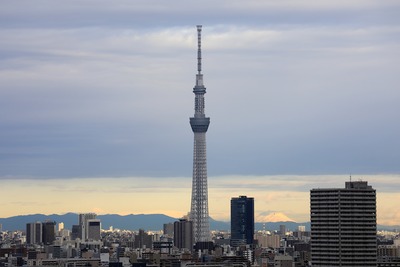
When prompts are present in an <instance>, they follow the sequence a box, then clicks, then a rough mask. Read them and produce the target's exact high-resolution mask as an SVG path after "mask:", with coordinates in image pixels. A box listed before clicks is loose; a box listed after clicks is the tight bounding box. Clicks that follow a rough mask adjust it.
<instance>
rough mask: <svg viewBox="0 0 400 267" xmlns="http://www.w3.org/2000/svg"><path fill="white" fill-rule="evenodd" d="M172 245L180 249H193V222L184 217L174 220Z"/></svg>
mask: <svg viewBox="0 0 400 267" xmlns="http://www.w3.org/2000/svg"><path fill="white" fill-rule="evenodd" d="M174 245H175V247H177V248H180V249H187V250H189V251H192V249H193V222H192V221H188V220H185V219H181V220H179V221H176V222H174Z"/></svg>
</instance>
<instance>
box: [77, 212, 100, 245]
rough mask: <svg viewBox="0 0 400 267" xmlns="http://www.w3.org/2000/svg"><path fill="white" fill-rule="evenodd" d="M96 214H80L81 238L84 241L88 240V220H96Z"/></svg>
mask: <svg viewBox="0 0 400 267" xmlns="http://www.w3.org/2000/svg"><path fill="white" fill-rule="evenodd" d="M96 217H97V214H96V213H81V214H79V237H80V239H81V240H82V241H85V240H86V239H88V229H87V227H88V220H94V219H96Z"/></svg>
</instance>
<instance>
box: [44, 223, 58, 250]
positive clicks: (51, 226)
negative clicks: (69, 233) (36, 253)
mask: <svg viewBox="0 0 400 267" xmlns="http://www.w3.org/2000/svg"><path fill="white" fill-rule="evenodd" d="M42 225H43V243H44V244H45V245H51V244H53V242H54V241H55V240H56V222H55V221H45V222H43V223H42Z"/></svg>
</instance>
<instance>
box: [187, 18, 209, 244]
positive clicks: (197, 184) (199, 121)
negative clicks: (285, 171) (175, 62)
mask: <svg viewBox="0 0 400 267" xmlns="http://www.w3.org/2000/svg"><path fill="white" fill-rule="evenodd" d="M197 45H198V50H197V74H196V85H195V86H194V88H193V93H194V94H195V100H194V117H191V118H190V125H191V127H192V131H193V133H194V147H193V180H192V202H191V210H190V220H191V221H192V222H193V232H194V242H205V241H209V240H210V225H209V218H208V187H207V157H206V132H207V129H208V125H209V124H210V118H208V117H206V116H205V113H204V108H205V104H204V94H205V93H206V88H205V87H204V85H203V74H202V73H201V25H198V26H197Z"/></svg>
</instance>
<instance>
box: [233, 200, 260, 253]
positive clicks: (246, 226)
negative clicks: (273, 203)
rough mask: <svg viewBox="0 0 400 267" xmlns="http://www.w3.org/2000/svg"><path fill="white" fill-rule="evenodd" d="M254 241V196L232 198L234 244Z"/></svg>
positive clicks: (247, 243)
mask: <svg viewBox="0 0 400 267" xmlns="http://www.w3.org/2000/svg"><path fill="white" fill-rule="evenodd" d="M253 243H254V198H252V197H246V196H239V197H233V198H232V199H231V244H232V246H240V245H252V244H253Z"/></svg>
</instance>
